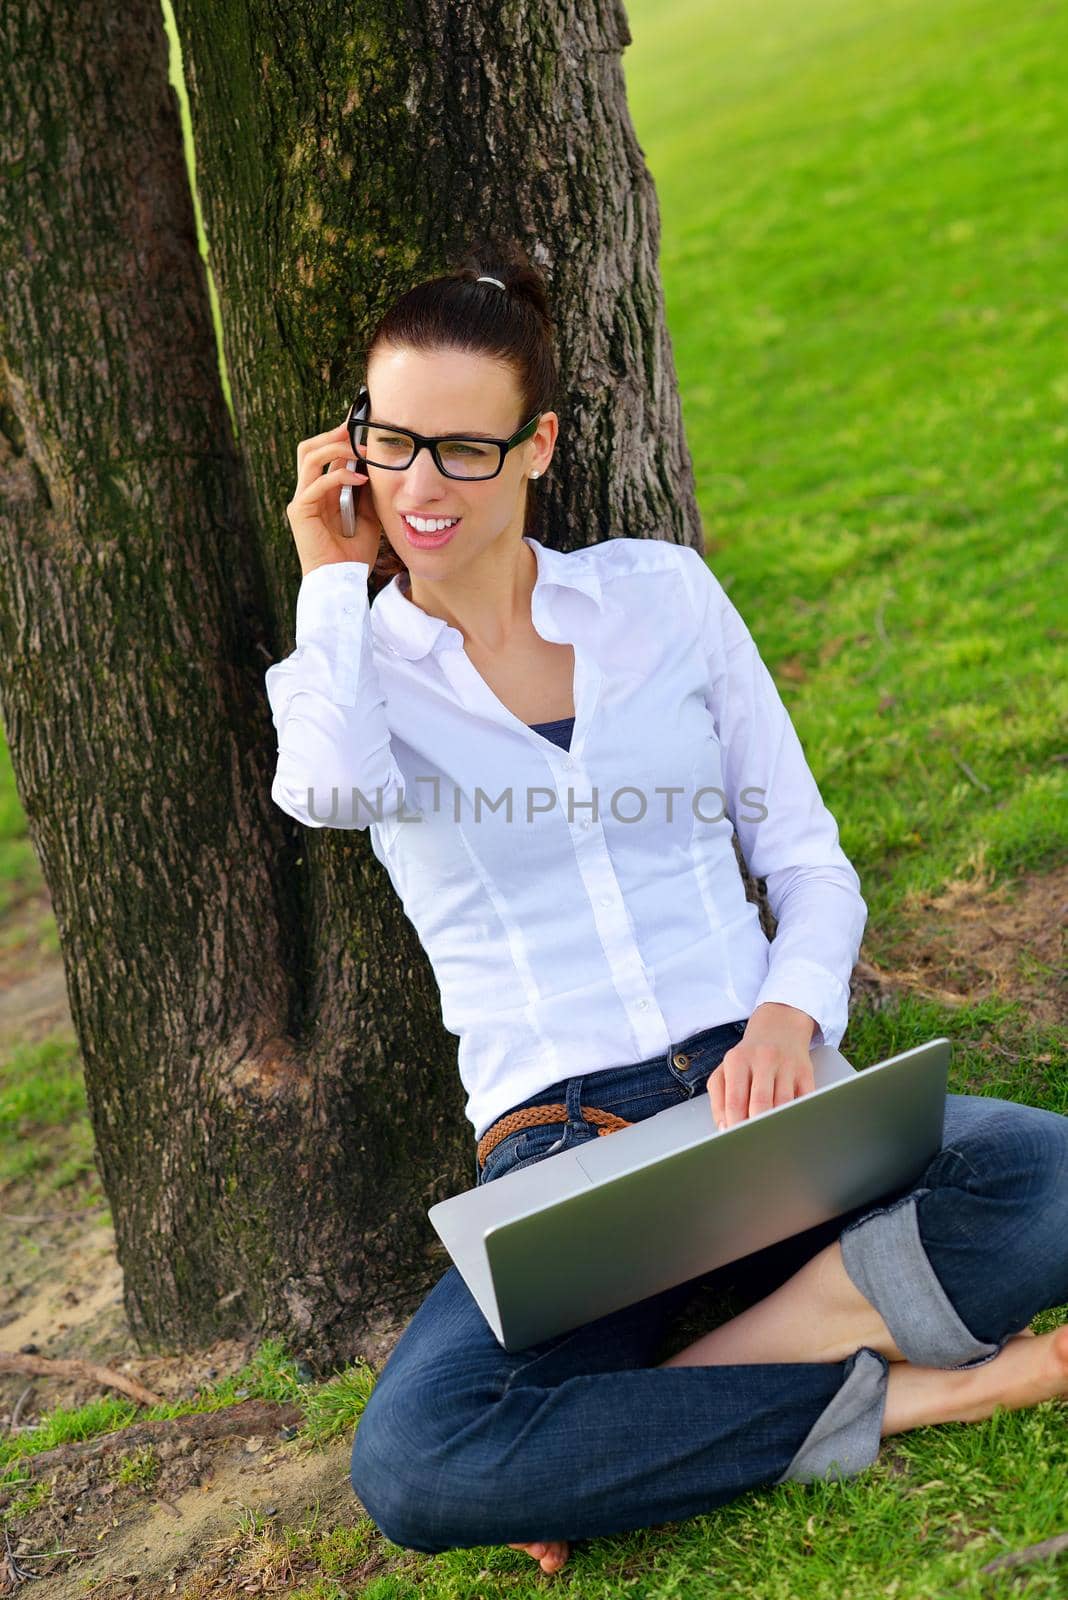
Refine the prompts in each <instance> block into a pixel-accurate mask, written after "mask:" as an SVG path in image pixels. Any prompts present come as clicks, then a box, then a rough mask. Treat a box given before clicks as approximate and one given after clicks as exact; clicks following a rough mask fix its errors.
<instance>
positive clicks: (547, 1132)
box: [515, 1122, 567, 1161]
mask: <svg viewBox="0 0 1068 1600" xmlns="http://www.w3.org/2000/svg"><path fill="white" fill-rule="evenodd" d="M566 1126H567V1124H566V1123H564V1122H540V1123H535V1125H534V1126H533V1127H532V1128H524V1129H523V1134H522V1137H521V1138H520V1140H519V1143H518V1144H517V1145H516V1147H515V1159H516V1161H536V1160H539V1159H540V1158H541V1157H542V1156H547V1155H548V1154H549V1152H550V1151H551V1150H552V1148H553V1145H555V1144H557V1143H558V1141H559V1140H560V1139H562V1138H563V1136H564V1129H565V1127H566Z"/></svg>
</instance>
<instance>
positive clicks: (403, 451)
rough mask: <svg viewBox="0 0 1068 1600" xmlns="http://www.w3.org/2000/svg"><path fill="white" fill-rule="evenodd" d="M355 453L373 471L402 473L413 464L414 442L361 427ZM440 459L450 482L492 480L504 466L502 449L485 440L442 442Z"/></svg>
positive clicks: (406, 436)
mask: <svg viewBox="0 0 1068 1600" xmlns="http://www.w3.org/2000/svg"><path fill="white" fill-rule="evenodd" d="M354 432H355V440H356V449H357V452H358V453H359V455H360V456H361V457H362V458H363V459H364V460H365V461H366V462H367V463H368V465H370V466H372V467H393V468H394V469H395V470H398V471H403V469H404V468H405V467H409V466H411V464H412V460H413V458H414V456H415V440H414V439H413V438H412V436H411V434H410V433H398V432H397V430H396V429H394V428H378V427H374V426H373V425H371V424H368V423H360V424H358V425H357V426H356V428H355V430H354ZM438 455H439V457H440V459H441V463H442V465H443V467H444V469H445V472H446V474H447V476H448V477H450V478H492V477H493V476H494V474H495V473H496V471H497V469H498V467H499V466H500V464H501V447H500V445H497V444H487V443H486V441H485V439H443V440H442V441H441V443H440V444H439V445H438Z"/></svg>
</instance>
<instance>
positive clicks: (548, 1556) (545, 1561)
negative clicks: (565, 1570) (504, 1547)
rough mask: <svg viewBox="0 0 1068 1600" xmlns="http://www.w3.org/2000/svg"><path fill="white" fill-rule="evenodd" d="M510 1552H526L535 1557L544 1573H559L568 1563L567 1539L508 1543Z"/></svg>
mask: <svg viewBox="0 0 1068 1600" xmlns="http://www.w3.org/2000/svg"><path fill="white" fill-rule="evenodd" d="M508 1548H509V1550H525V1551H526V1552H527V1555H529V1556H533V1558H534V1560H535V1561H537V1562H538V1563H539V1565H540V1567H541V1570H542V1571H543V1572H557V1571H558V1570H559V1569H560V1568H561V1567H562V1566H563V1565H564V1563H565V1562H566V1560H567V1557H568V1553H569V1552H568V1543H567V1540H566V1539H538V1540H535V1541H533V1542H532V1543H530V1544H513V1543H512V1542H511V1541H510V1540H509V1543H508Z"/></svg>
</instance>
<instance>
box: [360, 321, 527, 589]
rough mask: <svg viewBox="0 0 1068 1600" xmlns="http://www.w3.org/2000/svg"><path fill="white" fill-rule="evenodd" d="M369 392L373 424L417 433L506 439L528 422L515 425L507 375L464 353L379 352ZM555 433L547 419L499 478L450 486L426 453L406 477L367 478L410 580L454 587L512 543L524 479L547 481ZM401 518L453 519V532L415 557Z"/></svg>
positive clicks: (375, 471)
mask: <svg viewBox="0 0 1068 1600" xmlns="http://www.w3.org/2000/svg"><path fill="white" fill-rule="evenodd" d="M367 388H368V390H369V392H370V396H371V409H370V420H371V421H372V422H388V423H391V424H393V426H395V427H397V428H408V429H411V430H412V431H413V432H415V433H423V434H442V433H470V434H472V435H477V434H480V433H481V434H489V435H491V436H492V437H493V438H495V439H510V438H511V436H512V434H513V433H515V432H517V431H518V429H519V428H520V427H522V426H523V424H524V423H526V422H528V421H529V420H530V419H529V417H527V416H520V409H521V408H520V395H519V387H518V384H517V382H516V378H515V374H514V373H513V372H512V370H511V369H510V368H509V367H505V366H503V365H501V363H499V362H497V361H493V360H491V359H490V358H489V357H487V356H483V355H474V354H471V353H470V352H464V351H458V350H435V351H432V352H430V353H424V352H421V351H416V350H411V349H406V348H397V347H395V346H386V347H382V348H380V349H378V350H376V351H375V352H374V354H373V355H372V357H371V359H370V361H369V363H368V368H367ZM557 427H558V419H557V416H556V413H555V412H553V411H545V412H543V413H542V416H541V421H540V422H539V424H538V428H537V432H536V433H534V434H532V435H531V437H530V438H529V439H524V441H523V443H522V444H518V445H516V446H515V448H514V449H512V450H509V451H508V453H507V454H506V456H505V458H504V465H503V466H502V467H501V470H500V472H499V473H498V475H497V477H495V478H485V479H482V480H481V481H477V480H470V481H469V480H465V479H460V478H448V477H446V476H445V475H444V474H443V473H441V472H439V471H438V469H437V467H436V466H435V464H434V458H433V456H432V455H431V454H430V451H429V450H426V449H424V450H420V451H419V453H418V454H417V455H416V457H415V460H414V461H413V462H412V464H411V466H409V467H407V468H406V469H405V470H404V471H403V472H394V471H390V470H389V469H388V468H384V467H377V468H376V467H374V466H371V467H370V468H369V469H368V472H369V486H370V492H371V497H372V501H373V504H374V508H375V512H376V513H377V515H378V518H379V521H380V522H381V524H382V527H383V528H384V530H385V534H386V538H387V539H388V540H389V543H390V545H391V546H392V547H393V549H394V550H395V551H396V553H397V555H398V556H399V557H400V558H401V560H402V561H403V562H404V564H405V565H406V566H407V567H408V569H409V571H410V572H411V574H412V576H413V578H419V579H424V578H425V579H429V580H431V581H433V580H434V579H438V578H444V577H449V578H453V577H455V576H456V575H457V574H458V573H460V572H461V571H462V570H464V569H465V568H467V567H468V566H469V565H470V564H471V563H472V562H475V561H477V560H478V559H479V557H480V556H481V555H482V554H483V553H484V552H485V551H487V550H488V549H490V547H493V546H496V547H498V548H499V546H498V541H501V540H503V541H506V542H508V543H511V542H512V541H515V542H516V543H518V541H519V539H520V538H521V537H522V533H523V518H524V511H525V504H526V493H527V488H526V485H527V479H528V477H529V476H530V474H531V472H532V471H537V472H538V473H539V474H543V473H544V472H545V469H546V467H547V466H548V464H549V461H550V460H551V458H552V453H553V446H554V444H555V440H556V433H557ZM406 514H408V515H414V516H418V517H421V518H427V517H429V518H433V517H448V518H452V517H458V518H459V522H458V524H457V526H456V529H455V532H454V533H453V534H452V535H451V537H450V538H449V539H447V540H446V542H445V543H444V544H442V545H440V546H439V547H438V548H436V549H428V548H419V547H418V546H417V545H415V544H413V543H412V541H411V539H410V538H409V531H408V524H407V522H406V521H405V516H406ZM414 531H415V532H416V534H417V532H418V530H414Z"/></svg>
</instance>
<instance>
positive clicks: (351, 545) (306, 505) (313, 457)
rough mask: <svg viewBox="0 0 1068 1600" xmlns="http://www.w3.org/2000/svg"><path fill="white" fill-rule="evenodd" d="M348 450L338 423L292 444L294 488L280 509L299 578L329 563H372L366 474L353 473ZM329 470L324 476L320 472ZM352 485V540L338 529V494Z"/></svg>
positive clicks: (374, 538) (377, 534) (374, 549)
mask: <svg viewBox="0 0 1068 1600" xmlns="http://www.w3.org/2000/svg"><path fill="white" fill-rule="evenodd" d="M351 460H352V446H351V444H350V442H349V436H348V431H347V429H346V427H345V424H344V423H341V425H340V426H339V427H337V428H332V429H330V431H329V432H327V433H317V434H314V435H313V436H312V437H311V438H310V439H302V440H301V441H300V443H299V444H298V445H297V487H296V489H295V490H294V491H293V498H292V500H291V501H290V502H289V504H288V505H287V506H286V516H287V517H288V518H289V526H290V527H291V528H292V530H293V538H294V540H295V541H296V546H297V554H298V556H299V557H300V570H301V574H302V575H303V576H304V577H307V575H308V573H309V572H312V571H314V569H315V568H316V567H321V566H325V565H326V564H327V563H328V562H330V561H366V562H367V564H368V566H371V567H373V566H374V564H375V562H376V561H377V559H378V551H379V546H380V544H381V540H382V526H381V524H380V522H379V520H378V518H377V516H376V515H375V511H374V506H373V505H372V504H371V492H370V489H369V488H368V487H367V473H366V472H355V471H353V470H352V469H351V468H350V467H349V465H348V463H349V462H350V461H351ZM327 466H328V467H329V468H330V470H329V471H328V472H325V473H324V471H323V468H324V467H327ZM346 484H353V485H355V486H356V536H355V538H353V539H346V538H345V537H344V536H343V534H342V531H341V491H342V489H343V488H344V487H345V485H346Z"/></svg>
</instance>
